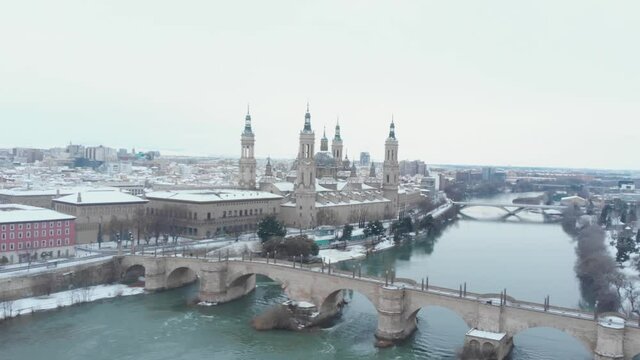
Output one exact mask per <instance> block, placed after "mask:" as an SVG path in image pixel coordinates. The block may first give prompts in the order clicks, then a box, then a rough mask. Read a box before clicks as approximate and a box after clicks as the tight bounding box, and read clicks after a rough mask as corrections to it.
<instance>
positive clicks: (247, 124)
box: [239, 106, 256, 190]
mask: <svg viewBox="0 0 640 360" xmlns="http://www.w3.org/2000/svg"><path fill="white" fill-rule="evenodd" d="M255 142H256V140H255V136H254V135H253V130H251V114H249V107H248V106H247V116H246V117H245V118H244V131H243V132H242V136H241V137H240V143H241V145H242V153H241V154H240V181H239V185H240V188H242V189H248V190H253V189H255V188H256V158H255V157H254V154H253V148H254V145H255Z"/></svg>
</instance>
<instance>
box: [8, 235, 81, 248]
mask: <svg viewBox="0 0 640 360" xmlns="http://www.w3.org/2000/svg"><path fill="white" fill-rule="evenodd" d="M47 243H48V244H49V247H53V246H54V244H55V246H62V239H57V240H54V239H49V240H48V241H47V240H42V241H37V240H36V241H33V242H31V241H25V242H21V243H18V250H22V249H24V248H27V249H31V247H32V246H33V247H34V248H37V247H38V246H40V247H47ZM70 243H71V240H69V238H66V239H64V244H65V245H69V244H70ZM7 248H8V249H9V251H12V250H15V248H16V244H14V243H9V244H8V246H7V244H0V250H2V251H7Z"/></svg>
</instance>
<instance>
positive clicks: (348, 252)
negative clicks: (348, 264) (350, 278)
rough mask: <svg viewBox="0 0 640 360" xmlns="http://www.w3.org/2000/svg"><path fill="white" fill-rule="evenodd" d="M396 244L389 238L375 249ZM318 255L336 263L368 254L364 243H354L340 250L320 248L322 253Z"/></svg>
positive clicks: (375, 250) (387, 247)
mask: <svg viewBox="0 0 640 360" xmlns="http://www.w3.org/2000/svg"><path fill="white" fill-rule="evenodd" d="M394 246H395V244H394V243H393V240H391V239H388V240H384V241H381V242H379V243H378V244H376V246H375V247H374V248H373V251H374V252H378V251H382V250H386V249H389V248H392V247H394ZM318 256H319V257H320V258H321V259H322V260H323V261H324V262H325V263H326V264H328V263H329V262H331V263H332V264H335V263H338V262H341V261H347V260H353V259H360V258H363V257H365V256H367V250H366V248H365V247H364V245H353V246H348V247H347V248H346V249H345V250H338V249H325V250H320V253H319V254H318Z"/></svg>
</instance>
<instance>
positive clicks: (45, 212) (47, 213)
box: [0, 204, 75, 224]
mask: <svg viewBox="0 0 640 360" xmlns="http://www.w3.org/2000/svg"><path fill="white" fill-rule="evenodd" d="M73 219H75V217H74V216H71V215H67V214H63V213H59V212H57V211H53V210H50V209H44V208H40V207H35V206H28V205H19V204H2V205H0V224H8V223H17V222H31V221H57V220H73Z"/></svg>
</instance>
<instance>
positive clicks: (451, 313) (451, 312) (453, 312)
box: [407, 305, 475, 330]
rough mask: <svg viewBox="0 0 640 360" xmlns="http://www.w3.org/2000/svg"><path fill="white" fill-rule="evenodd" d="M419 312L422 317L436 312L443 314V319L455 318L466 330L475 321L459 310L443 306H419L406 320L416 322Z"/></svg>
mask: <svg viewBox="0 0 640 360" xmlns="http://www.w3.org/2000/svg"><path fill="white" fill-rule="evenodd" d="M421 310H422V314H423V315H424V316H427V313H430V312H438V313H440V314H444V317H449V318H451V317H455V318H457V319H458V320H460V322H461V323H464V325H465V326H466V327H467V330H468V329H471V328H472V327H473V325H472V324H473V321H474V320H475V319H471V318H470V316H468V314H467V313H466V312H463V311H461V309H456V308H455V307H450V306H443V305H424V306H421V307H419V308H417V309H415V310H414V311H413V312H411V313H409V316H408V317H407V320H409V321H417V319H418V315H419V313H420V312H421Z"/></svg>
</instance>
